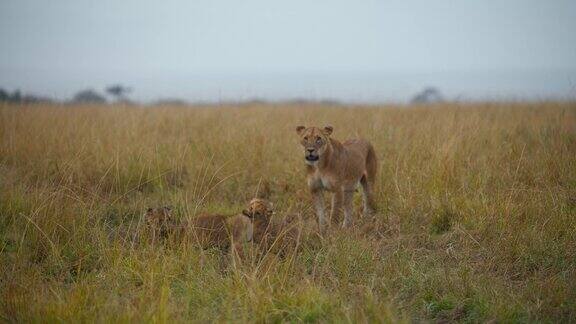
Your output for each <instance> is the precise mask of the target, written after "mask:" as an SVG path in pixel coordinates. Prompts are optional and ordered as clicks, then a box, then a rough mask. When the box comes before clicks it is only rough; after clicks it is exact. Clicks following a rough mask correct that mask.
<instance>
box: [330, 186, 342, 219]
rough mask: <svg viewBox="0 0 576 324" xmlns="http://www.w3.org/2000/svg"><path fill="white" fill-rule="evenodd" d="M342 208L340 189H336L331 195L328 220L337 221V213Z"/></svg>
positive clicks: (338, 213)
mask: <svg viewBox="0 0 576 324" xmlns="http://www.w3.org/2000/svg"><path fill="white" fill-rule="evenodd" d="M341 209H342V190H336V191H335V192H334V194H333V195H332V209H331V210H330V222H332V223H337V222H338V221H340V219H339V217H338V216H339V215H340V210H341Z"/></svg>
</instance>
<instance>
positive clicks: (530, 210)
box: [0, 103, 576, 323]
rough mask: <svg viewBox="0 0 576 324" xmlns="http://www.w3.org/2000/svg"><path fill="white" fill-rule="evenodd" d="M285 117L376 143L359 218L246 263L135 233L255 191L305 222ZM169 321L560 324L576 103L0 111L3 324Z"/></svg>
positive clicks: (301, 168)
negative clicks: (372, 207) (161, 214)
mask: <svg viewBox="0 0 576 324" xmlns="http://www.w3.org/2000/svg"><path fill="white" fill-rule="evenodd" d="M299 124H304V125H312V124H316V125H325V124H330V125H332V126H334V134H333V137H334V138H337V139H346V138H349V137H354V136H361V137H364V138H366V139H369V140H371V141H372V142H373V144H374V146H375V148H376V151H377V154H378V157H379V167H380V169H379V174H378V179H377V183H376V188H377V195H376V197H377V202H378V204H379V211H378V213H377V219H376V220H375V221H374V222H373V223H372V222H368V221H367V220H360V219H359V217H356V218H355V221H356V223H355V225H354V226H353V228H352V229H349V230H342V229H340V228H336V227H334V228H332V229H331V230H330V231H329V233H327V235H325V236H324V238H322V239H319V238H318V237H316V236H310V237H306V238H305V239H304V241H303V243H302V250H301V251H299V252H298V253H295V254H292V255H289V256H287V257H285V258H278V257H275V256H273V255H269V256H268V257H267V258H265V259H264V260H251V261H250V262H248V261H246V262H244V263H232V262H230V260H229V258H228V257H227V255H224V254H222V253H220V252H219V251H216V250H201V249H199V248H198V247H197V246H194V245H191V244H189V243H186V242H170V243H166V244H158V243H156V244H153V243H152V242H148V241H146V240H135V239H134V237H135V234H137V233H136V232H137V231H139V230H140V229H139V228H137V226H136V224H137V223H138V220H139V218H140V217H141V215H142V213H143V211H144V210H145V208H146V207H155V206H163V205H172V206H174V208H175V211H176V216H177V217H178V218H187V217H194V215H196V214H197V213H199V212H200V211H207V212H218V213H228V214H233V213H237V212H239V211H240V210H241V209H242V208H243V207H244V206H245V204H246V202H247V201H248V200H249V199H250V198H252V197H254V196H255V195H257V193H258V194H261V195H262V194H264V195H266V196H268V197H269V198H270V199H271V200H272V201H273V202H274V203H275V205H276V208H277V210H278V211H279V212H281V213H282V212H301V213H302V214H303V215H304V217H305V218H307V219H313V217H314V214H313V211H312V208H311V201H310V198H309V196H308V192H307V189H306V185H305V165H304V161H303V152H302V149H301V148H300V146H299V144H298V138H297V135H296V132H295V126H296V125H299ZM355 206H356V209H357V210H359V208H360V197H359V195H357V197H355ZM174 320H175V321H192V322H209V321H217V322H278V321H307V322H354V323H356V322H451V321H456V322H485V321H493V322H573V323H574V322H576V104H574V103H564V104H559V103H539V104H475V105H472V104H471V105H457V104H448V105H441V106H436V107H339V106H338V107H328V106H313V105H310V106H307V107H296V106H283V105H275V106H273V105H252V106H244V107H220V108H208V107H204V108H202V107H197V108H177V107H164V108H156V109H152V108H138V107H71V106H68V107H49V106H46V107H43V106H30V107H26V106H25V107H11V106H3V107H2V106H0V321H41V322H45V321H50V322H52V321H69V322H77V321H102V322H108V321H113V322H117V321H121V322H123V321H150V322H171V321H174Z"/></svg>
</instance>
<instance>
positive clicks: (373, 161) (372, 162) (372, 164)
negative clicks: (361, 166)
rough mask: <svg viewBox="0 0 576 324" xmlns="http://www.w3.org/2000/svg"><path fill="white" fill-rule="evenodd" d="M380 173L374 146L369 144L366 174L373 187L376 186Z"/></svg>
mask: <svg viewBox="0 0 576 324" xmlns="http://www.w3.org/2000/svg"><path fill="white" fill-rule="evenodd" d="M377 171H378V158H377V157H376V152H375V151H374V147H373V146H372V144H368V152H367V154H366V173H367V178H368V179H366V180H368V183H370V185H371V186H373V185H374V182H375V181H376V172H377Z"/></svg>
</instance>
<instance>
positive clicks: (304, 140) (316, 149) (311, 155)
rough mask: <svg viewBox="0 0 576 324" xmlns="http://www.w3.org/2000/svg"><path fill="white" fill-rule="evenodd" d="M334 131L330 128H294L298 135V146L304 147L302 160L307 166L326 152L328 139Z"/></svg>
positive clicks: (315, 161) (328, 143)
mask: <svg viewBox="0 0 576 324" xmlns="http://www.w3.org/2000/svg"><path fill="white" fill-rule="evenodd" d="M333 130H334V129H333V128H332V126H324V128H319V127H314V126H312V127H306V126H298V127H296V132H297V133H298V135H300V144H302V146H303V147H304V159H306V163H307V164H308V165H314V164H316V163H317V162H318V160H320V157H321V156H322V154H324V152H326V147H327V146H328V145H330V141H329V137H330V134H332V131H333Z"/></svg>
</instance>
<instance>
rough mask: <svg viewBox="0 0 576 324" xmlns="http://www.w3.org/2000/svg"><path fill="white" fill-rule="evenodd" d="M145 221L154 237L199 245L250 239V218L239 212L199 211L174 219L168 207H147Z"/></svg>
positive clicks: (227, 245)
mask: <svg viewBox="0 0 576 324" xmlns="http://www.w3.org/2000/svg"><path fill="white" fill-rule="evenodd" d="M145 218H146V223H147V224H148V227H149V228H150V230H151V232H152V233H153V236H152V239H153V241H154V240H156V239H157V238H167V237H168V236H177V237H180V238H187V239H190V240H191V241H192V242H195V243H198V244H199V245H200V246H201V247H203V248H210V247H216V248H221V249H228V248H230V247H231V246H232V245H238V244H241V243H243V242H248V241H251V240H252V221H251V219H250V218H249V217H247V216H246V215H243V214H238V215H234V216H224V215H210V214H201V215H199V216H196V217H194V218H192V219H191V220H190V221H189V222H177V221H175V220H174V218H173V217H172V210H171V209H170V208H169V207H160V208H148V210H147V211H146V213H145Z"/></svg>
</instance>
